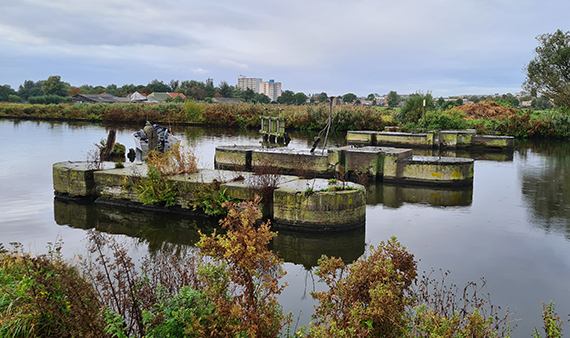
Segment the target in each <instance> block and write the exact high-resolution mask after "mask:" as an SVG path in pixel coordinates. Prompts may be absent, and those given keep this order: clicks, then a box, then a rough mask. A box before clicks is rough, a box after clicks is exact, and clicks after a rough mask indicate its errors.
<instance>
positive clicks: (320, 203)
mask: <svg viewBox="0 0 570 338" xmlns="http://www.w3.org/2000/svg"><path fill="white" fill-rule="evenodd" d="M114 165H115V164H114V163H110V162H109V163H105V164H104V166H103V168H102V169H97V170H96V169H92V168H89V165H88V164H87V163H86V162H69V161H68V162H59V163H55V164H54V165H53V185H54V190H55V192H56V194H57V195H59V196H66V197H73V198H83V199H88V200H96V201H100V202H105V201H107V200H111V201H114V203H122V204H125V205H130V206H135V205H138V207H142V206H143V204H142V201H141V200H140V199H139V197H138V195H137V192H136V183H133V182H136V179H143V178H146V177H147V173H148V168H147V166H146V165H145V164H127V165H126V166H125V168H114ZM263 175H264V174H261V175H256V174H255V173H251V172H243V171H228V170H212V169H203V170H199V171H198V172H196V173H194V174H189V175H176V176H172V177H169V178H168V179H169V180H170V181H172V182H175V183H177V184H178V186H179V187H181V188H182V189H183V190H184V191H187V192H188V193H187V194H185V196H180V197H178V198H177V199H176V206H175V208H178V209H181V210H187V211H188V212H191V211H192V210H193V205H194V204H193V201H194V195H193V194H194V192H195V191H197V190H198V189H199V188H200V187H201V186H203V185H205V184H210V183H213V182H218V183H219V184H220V190H221V191H224V192H225V195H226V196H227V197H228V198H231V199H234V200H253V199H254V198H255V195H256V194H260V192H259V181H260V176H263ZM271 176H272V177H273V178H274V179H275V180H274V182H273V183H274V185H275V186H274V187H273V188H274V189H275V190H274V191H273V196H272V201H268V202H267V203H266V204H265V205H263V206H262V208H261V209H262V210H263V211H264V216H265V217H268V218H273V219H274V224H275V225H277V226H278V227H279V226H281V227H286V228H292V229H303V230H309V231H324V232H327V231H339V230H349V229H355V228H359V227H362V226H363V225H364V222H365V218H366V189H365V188H364V187H363V186H362V185H359V184H356V183H352V182H342V181H329V180H324V179H318V178H316V179H312V180H303V179H300V178H299V177H296V176H287V175H271Z"/></svg>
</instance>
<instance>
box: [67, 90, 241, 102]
mask: <svg viewBox="0 0 570 338" xmlns="http://www.w3.org/2000/svg"><path fill="white" fill-rule="evenodd" d="M177 97H180V98H182V100H186V96H185V95H184V94H181V93H152V94H148V95H147V94H142V93H139V92H134V93H132V94H130V95H127V97H117V96H115V95H111V94H108V93H102V94H79V95H75V96H74V97H73V99H72V102H73V103H118V102H146V103H164V102H166V101H167V100H168V99H175V98H177ZM198 102H200V101H198ZM202 102H203V101H202ZM229 102H233V103H235V102H241V101H240V100H238V99H234V98H223V97H219V98H218V97H214V98H212V103H229Z"/></svg>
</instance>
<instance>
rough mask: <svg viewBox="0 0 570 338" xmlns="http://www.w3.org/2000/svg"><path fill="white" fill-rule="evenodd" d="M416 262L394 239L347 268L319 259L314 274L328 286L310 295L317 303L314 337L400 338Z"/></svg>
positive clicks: (336, 260)
mask: <svg viewBox="0 0 570 338" xmlns="http://www.w3.org/2000/svg"><path fill="white" fill-rule="evenodd" d="M416 266H417V262H416V261H414V256H413V255H412V254H410V253H408V252H407V251H406V248H405V247H402V246H401V245H400V243H398V242H397V241H396V238H394V237H393V238H392V239H390V240H388V241H387V242H382V243H380V245H379V246H378V247H377V248H373V247H371V248H370V253H369V254H368V255H367V257H364V258H360V259H359V260H358V261H356V262H355V263H354V264H352V265H351V266H346V265H345V264H344V263H343V261H342V260H341V259H340V258H327V257H323V258H321V259H320V260H319V267H318V269H317V271H316V275H317V276H319V278H320V280H321V281H323V282H325V283H326V284H327V286H328V287H329V290H327V291H320V292H313V293H312V294H311V295H312V296H313V298H315V299H317V300H318V301H319V305H317V306H316V309H315V314H314V315H313V317H314V319H315V321H314V322H313V323H311V327H310V331H309V333H310V335H311V336H313V337H354V336H356V337H399V336H401V335H402V334H403V333H404V332H405V331H404V329H405V328H406V326H407V319H406V314H405V310H406V308H407V307H408V306H411V305H413V291H412V283H413V282H414V280H415V278H416V275H417V273H416Z"/></svg>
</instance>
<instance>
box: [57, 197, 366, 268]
mask: <svg viewBox="0 0 570 338" xmlns="http://www.w3.org/2000/svg"><path fill="white" fill-rule="evenodd" d="M54 217H55V221H56V223H57V224H59V225H69V226H71V227H74V228H80V229H97V230H99V231H103V232H107V233H111V234H122V235H127V236H130V237H136V238H139V239H140V240H141V241H142V242H144V243H147V244H148V250H149V253H150V255H151V256H153V255H156V254H158V253H160V252H162V253H164V251H165V249H168V250H170V251H172V252H178V251H181V250H184V249H185V248H184V247H186V246H193V245H194V244H195V243H196V242H198V240H199V239H200V235H199V233H198V230H201V231H202V232H204V233H206V234H209V233H212V231H213V229H214V228H215V227H216V226H217V224H218V223H217V221H216V220H213V219H209V218H206V217H200V216H194V217H192V216H188V215H186V216H182V215H176V214H171V213H160V212H153V211H145V210H137V209H129V208H124V207H118V206H110V205H106V204H99V203H90V204H86V203H80V202H75V201H66V200H60V199H58V198H55V199H54ZM364 234H365V232H364V227H363V228H361V229H359V230H356V231H351V232H342V233H335V234H313V233H297V232H288V231H279V232H278V235H277V237H276V238H275V239H274V240H273V243H272V244H271V249H272V250H274V251H275V252H277V253H278V254H279V255H280V257H281V258H283V259H284V260H285V261H286V262H291V263H295V264H302V265H303V266H305V267H307V268H309V269H310V268H311V267H313V266H316V265H317V261H318V260H319V258H321V256H322V255H327V256H334V257H341V258H342V259H343V260H344V261H345V262H346V263H351V262H352V261H354V260H356V259H357V258H358V257H360V256H361V255H362V254H363V253H364V247H365V245H364V240H365V236H364Z"/></svg>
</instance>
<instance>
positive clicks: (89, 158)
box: [85, 147, 103, 170]
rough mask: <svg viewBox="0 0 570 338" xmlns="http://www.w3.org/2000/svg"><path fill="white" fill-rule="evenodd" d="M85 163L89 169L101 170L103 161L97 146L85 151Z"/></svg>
mask: <svg viewBox="0 0 570 338" xmlns="http://www.w3.org/2000/svg"><path fill="white" fill-rule="evenodd" d="M85 163H86V164H87V169H89V170H101V169H102V168H103V161H102V160H101V150H100V149H99V148H97V147H92V148H89V149H88V150H87V151H86V152H85Z"/></svg>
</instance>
